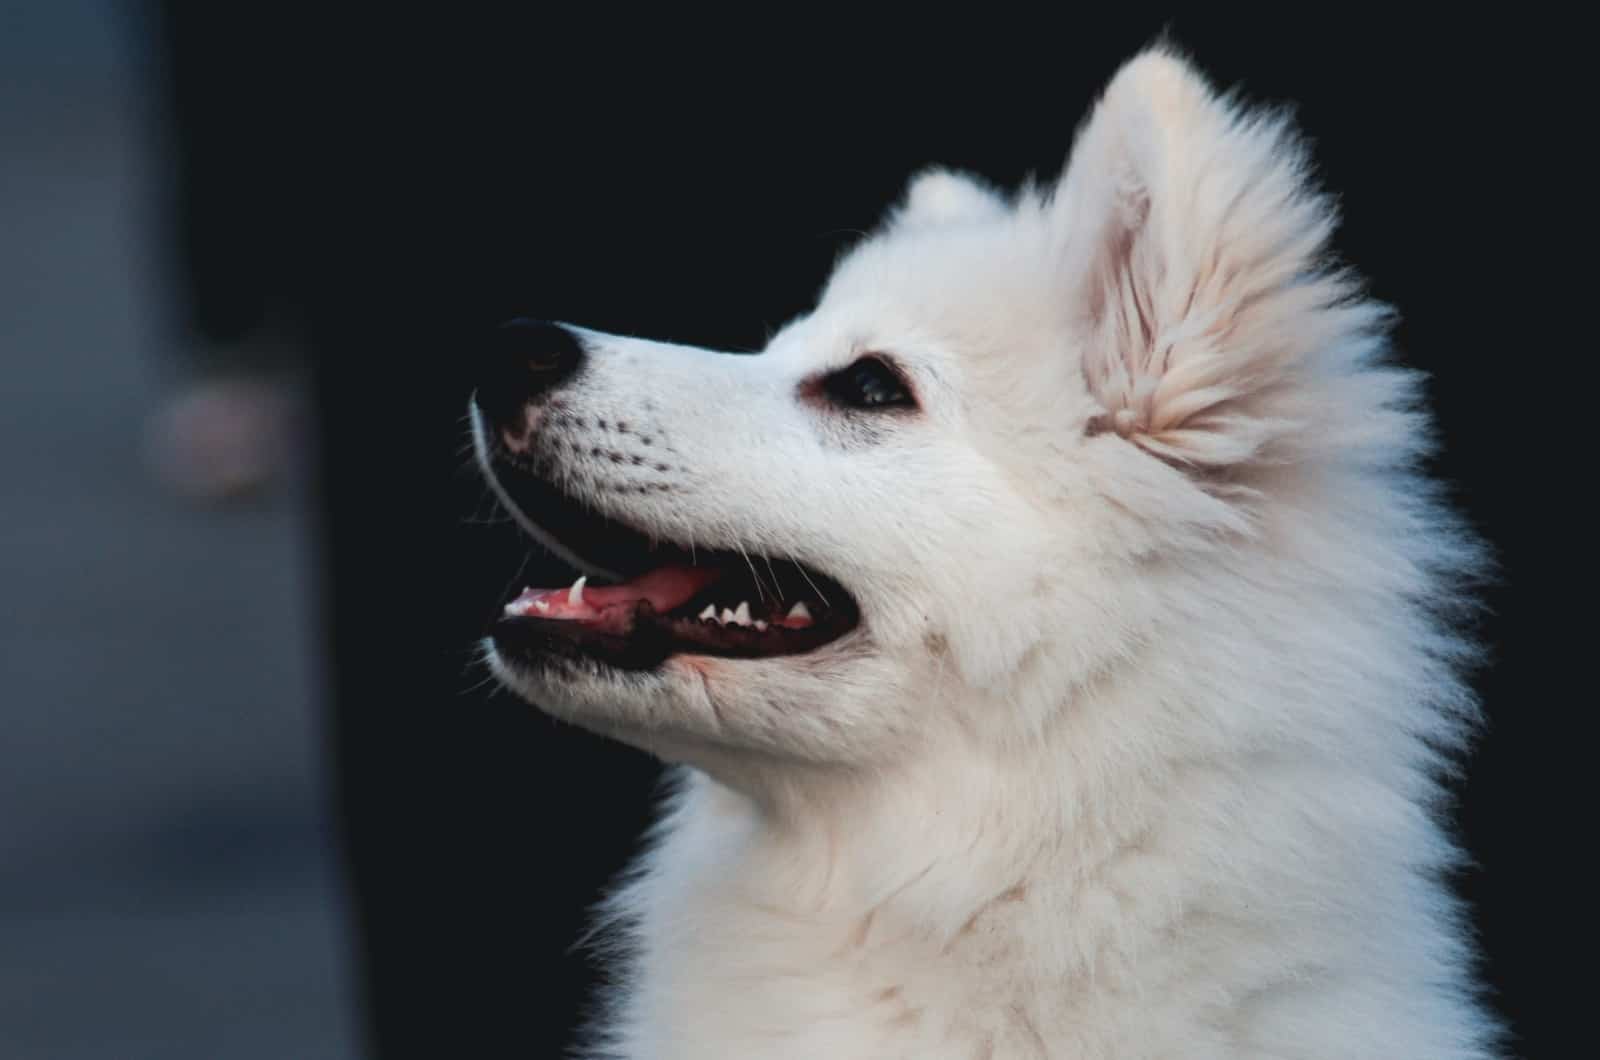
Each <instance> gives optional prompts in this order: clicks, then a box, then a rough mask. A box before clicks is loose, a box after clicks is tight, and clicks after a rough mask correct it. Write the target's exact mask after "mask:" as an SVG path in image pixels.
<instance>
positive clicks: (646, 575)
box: [471, 50, 1495, 1060]
mask: <svg viewBox="0 0 1600 1060" xmlns="http://www.w3.org/2000/svg"><path fill="white" fill-rule="evenodd" d="M1333 223H1334V218H1333V211H1332V208H1331V206H1330V204H1329V202H1328V200H1327V199H1326V198H1325V197H1323V196H1322V195H1320V194H1319V193H1318V192H1317V191H1316V190H1315V189H1314V188H1313V187H1312V186H1311V184H1310V183H1309V181H1308V176H1307V161H1306V154H1305V152H1304V150H1303V148H1302V147H1301V146H1300V145H1299V144H1298V142H1297V141H1296V140H1295V139H1294V137H1293V134H1292V133H1291V132H1290V131H1289V130H1288V129H1287V128H1286V127H1285V123H1284V121H1283V120H1282V119H1281V118H1280V117H1278V116H1275V115H1273V114H1270V113H1262V112H1259V111H1252V110H1249V109H1244V108H1242V107H1241V106H1240V105H1239V104H1238V103H1237V102H1236V101H1233V100H1229V99H1225V98H1219V97H1218V96H1216V95H1215V94H1214V93H1213V92H1212V91H1211V90H1210V89H1209V88H1208V87H1207V85H1206V84H1205V82H1204V81H1203V80H1202V79H1201V78H1200V77H1199V76H1198V75H1197V74H1196V73H1195V72H1194V71H1193V70H1192V69H1191V68H1190V67H1189V66H1188V65H1186V63H1185V62H1184V61H1183V60H1181V59H1180V58H1178V57H1175V56H1174V55H1173V54H1171V53H1170V52H1168V51H1165V50H1157V51H1152V52H1147V53H1145V54H1143V55H1141V56H1139V57H1138V58H1136V59H1134V60H1133V61H1132V62H1130V63H1129V64H1127V65H1126V66H1125V67H1124V68H1123V69H1122V70H1121V71H1120V72H1119V73H1118V74H1117V75H1116V77H1115V78H1114V80H1113V81H1112V82H1111V84H1110V86H1109V87H1108V88H1107V89H1106V91H1105V94H1104V96H1103V98H1102V99H1101V100H1100V101H1099V103H1098V104H1097V105H1096V106H1095V107H1094V109H1093V112H1092V114H1091V115H1090V117H1089V119H1088V120H1087V122H1086V123H1085V125H1084V126H1083V127H1082V129H1081V131H1080V133H1079V135H1078V137H1077V140H1076V145H1075V146H1074V148H1073V152H1072V155H1071V159H1070V161H1069V163H1068V165H1067V168H1066V172H1065V175H1064V176H1063V177H1062V178H1061V179H1060V181H1059V182H1058V183H1056V184H1055V185H1054V186H1053V187H1049V188H1048V189H1027V190H1024V191H1022V192H1020V193H1018V194H1016V195H1012V196H1007V195H1003V194H1001V193H999V192H997V191H996V190H994V189H993V188H990V187H987V186H985V185H984V184H983V183H982V182H980V181H977V180H974V179H970V178H968V177H966V176H962V175H957V174H955V173H951V172H947V171H931V172H927V173H924V174H922V175H921V176H919V177H917V178H916V179H914V180H913V181H912V183H911V185H910V189H909V191H908V193H907V194H906V196H905V199H904V201H903V202H902V203H901V204H900V205H899V206H898V207H897V208H896V209H895V210H893V211H892V213H891V214H890V216H889V217H888V219H887V220H886V221H885V222H884V224H883V225H882V227H881V230H879V231H878V232H877V233H876V234H874V235H872V236H871V237H870V238H868V239H866V240H865V242H864V243H862V244H861V245H860V246H859V247H857V248H856V249H855V250H854V251H853V252H852V253H850V254H849V255H848V256H847V257H846V258H844V259H843V260H842V262H841V263H840V264H839V266H838V268H837V270H836V272H835V273H834V275H833V276H832V278H831V279H830V280H829V282H828V284H827V287H826V289H825V291H824V292H823V294H822V296H821V299H820V301H819V304H818V305H817V308H816V310H815V311H814V312H812V313H810V314H809V315H807V316H805V317H803V318H801V319H799V320H796V321H794V322H793V323H791V324H789V325H788V326H787V327H785V328H784V329H783V330H782V331H781V332H780V333H778V334H777V335H776V336H775V337H774V338H773V339H772V341H771V344H770V346H769V348H768V349H767V350H766V351H765V352H764V353H763V354H762V355H761V356H757V357H737V356H723V355H717V354H715V353H712V352H710V351H706V350H700V349H691V348H685V347H681V346H672V345H666V344H662V343H658V342H648V341H643V340H640V339H634V338H620V337H616V336H612V335H605V334H600V333H596V332H593V331H588V330H584V329H582V328H578V327H570V326H566V325H557V324H545V323H535V322H531V321H514V322H512V323H511V324H510V325H507V326H506V327H505V328H503V329H501V331H500V332H499V333H498V345H499V349H498V351H497V352H496V355H495V358H496V359H495V360H494V362H493V363H492V365H491V367H490V368H489V369H488V370H487V375H486V376H485V378H483V379H482V380H481V381H480V385H479V387H478V389H477V393H476V396H475V398H474V404H473V408H472V416H471V418H472V422H473V428H474V435H475V440H476V444H477V451H478V454H479V457H480V459H481V462H482V465H483V467H484V469H485V471H486V472H487V475H488V478H489V481H490V482H491V483H492V485H493V487H494V489H495V491H496V492H497V493H498V494H499V496H500V497H501V499H502V500H503V501H504V502H505V504H506V505H507V506H508V507H509V508H510V509H511V511H512V512H513V513H514V514H515V515H516V517H517V519H518V520H519V521H520V522H521V523H522V524H523V525H524V527H525V528H526V530H527V531H528V532H529V533H530V534H531V535H533V536H534V537H535V538H537V539H538V540H539V541H540V542H542V543H543V544H544V545H545V546H547V547H548V548H550V549H551V550H553V551H555V552H556V553H559V554H560V555H561V556H562V557H565V558H566V559H567V560H568V561H570V562H571V563H572V565H573V566H574V567H575V568H576V571H577V572H579V573H581V574H582V576H581V577H578V578H577V580H576V581H575V582H574V583H573V584H572V585H570V586H563V587H560V588H550V589H528V590H526V591H524V592H522V593H521V595H519V596H518V597H517V598H516V599H515V600H513V601H512V602H511V603H509V604H508V605H506V608H505V618H504V619H503V620H502V621H500V622H499V623H498V624H497V625H496V627H495V629H494V632H493V635H492V637H490V639H489V641H488V644H487V657H488V665H489V666H490V667H491V668H492V670H493V673H494V674H495V675H496V677H497V678H498V679H499V680H500V681H501V682H502V683H503V684H504V685H505V686H507V687H508V688H510V689H512V690H514V691H515V692H517V693H518V694H520V695H522V696H524V697H526V698H527V699H528V700H529V701H531V702H532V703H535V704H537V705H538V706H539V707H541V708H542V709H544V710H545V711H548V712H549V713H551V714H553V715H555V716H557V717H560V718H563V719H566V720H568V721H570V722H573V723H575V724H578V725H581V726H584V727H586V728H589V729H592V730H594V731H596V732H599V733H603V734H605V735H607V736H609V737H613V738H615V739H617V740H621V741H625V742H627V743H629V744H633V745H635V746H637V747H641V748H646V749H648V750H649V751H651V752H653V753H655V754H657V755H659V756H660V757H661V758H663V759H665V760H667V761H668V762H672V763H676V764H678V765H679V766H680V767H681V768H680V774H681V776H680V777H679V781H678V784H677V787H676V791H675V793H674V795H673V797H672V799H671V801H670V805H669V807H668V809H667V810H666V811H665V813H664V815H663V819H662V822H661V825H660V830H659V834H658V836H657V837H656V839H655V842H654V844H653V846H652V849H651V851H650V853H649V854H648V855H646V856H645V857H644V858H643V859H642V861H641V863H640V865H639V866H638V868H637V870H636V872H635V873H634V874H633V875H632V876H631V877H630V878H629V879H628V881H627V882H626V884H625V886H623V887H622V888H621V889H620V892H619V893H618V894H616V895H615V896H614V898H613V899H612V900H611V901H610V902H609V904H608V907H607V908H608V910H609V917H608V922H609V928H610V930H612V931H613V932H614V933H615V934H617V935H618V936H619V937H621V938H622V939H624V940H625V941H626V943H627V945H626V946H625V947H623V950H622V954H621V956H620V958H619V960H620V962H621V963H622V965H623V966H624V971H625V974H624V975H623V976H622V982H621V984H620V986H619V987H618V988H617V990H616V991H615V996H614V998H613V999H612V1003H611V1004H610V1005H609V1006H608V1007H607V1009H606V1014H605V1018H604V1020H603V1024H602V1026H601V1027H600V1028H599V1031H598V1033H597V1034H596V1036H595V1040H594V1041H593V1042H592V1043H591V1048H592V1049H593V1050H594V1052H595V1054H596V1055H604V1056H617V1057H626V1058H647V1057H648V1058H653V1060H665V1058H678V1057H684V1058H694V1060H705V1058H757V1057H760V1058H769V1057H785V1058H796V1060H822V1058H840V1060H843V1058H879V1060H886V1058H900V1057H904V1058H913V1057H914V1058H921V1060H935V1058H946V1057H949V1058H961V1060H982V1058H986V1057H993V1058H1002V1057H1063V1058H1065V1057H1072V1058H1088V1057H1107V1058H1109V1057H1115V1058H1119V1060H1126V1058H1130V1057H1187V1058H1191V1060H1200V1058H1209V1057H1216V1058H1221V1057H1229V1058H1237V1057H1299V1058H1307V1060H1309V1058H1323V1057H1350V1058H1353V1057H1361V1058H1371V1057H1405V1058H1407V1060H1424V1058H1433V1057H1453V1058H1461V1057H1488V1056H1491V1055H1494V1054H1495V1046H1494V1044H1493V1043H1494V1033H1493V1027H1492V1022H1491V1020H1490V1019H1489V1018H1488V1017H1487V1016H1486V1015H1485V1014H1484V1012H1483V1010H1482V1009H1481V1008H1480V1007H1479V1005H1478V1003H1477V1002H1476V1000H1475V995H1474V989H1473V985H1472V974H1471V967H1470V965H1471V953H1470V946H1469V943H1468V941H1467V939H1466V933H1465V930H1464V928H1463V925H1462V924H1461V923H1460V921H1459V920H1458V916H1457V910H1456V908H1455V907H1454V905H1453V902H1452V899H1451V897H1450V895H1449V893H1448V891H1447V889H1446V888H1445V886H1444V885H1443V884H1442V883H1441V882H1440V878H1439V877H1440V875H1441V873H1442V872H1443V871H1444V870H1446V869H1447V868H1448V867H1449V866H1450V865H1451V864H1452V862H1453V859H1454V858H1455V856H1456V855H1455V851H1454V848H1453V847H1452V844H1451V842H1450V841H1449V838H1448V836H1447V832H1446V829H1445V828H1444V827H1443V826H1442V824H1441V821H1440V819H1439V810H1440V806H1441V789H1440V776H1441V773H1442V772H1443V771H1444V770H1445V769H1447V768H1448V767H1449V766H1450V765H1451V763H1452V761H1453V759H1454V758H1455V757H1456V756H1457V755H1458V753H1459V751H1460V749H1461V747H1462V744H1463V740H1464V736H1465V735H1466V734H1467V733H1468V731H1469V730H1470V728H1471V726H1472V724H1473V721H1474V708H1473V705H1472V701H1471V697H1470V696H1469V695H1468V693H1467V692H1466V690H1465V688H1464V686H1463V684H1462V683H1461V681H1460V679H1459V676H1458V674H1457V672H1456V671H1457V669H1458V668H1459V666H1460V665H1461V664H1462V662H1463V661H1464V660H1465V659H1467V658H1468V657H1469V656H1470V654H1471V653H1470V650H1469V647H1468V646H1467V645H1466V643H1465V642H1464V641H1463V640H1462V639H1461V638H1460V637H1459V636H1457V635H1456V634H1455V633H1453V632H1452V630H1451V628H1450V626H1449V620H1450V614H1451V613H1452V612H1453V611H1454V610H1455V609H1456V608H1457V606H1458V605H1459V604H1461V602H1462V601H1463V599H1464V594H1463V590H1462V588H1461V587H1462V585H1463V584H1464V583H1463V581H1462V578H1461V576H1462V575H1463V574H1464V573H1467V574H1470V573H1471V572H1472V571H1474V570H1475V569H1476V568H1477V567H1478V566H1479V564H1480V560H1479V557H1478V554H1477V550H1476V548H1475V546H1474V544H1473V542H1472V541H1471V539H1470V538H1469V537H1467V536H1465V535H1463V534H1462V533H1461V532H1460V531H1459V529H1458V527H1457V525H1456V524H1455V523H1454V522H1453V520H1452V519H1451V518H1450V516H1449V514H1448V513H1447V512H1446V511H1444V510H1443V509H1442V508H1441V507H1440V506H1439V504H1438V503H1437V502H1436V500H1435V495H1434V491H1433V490H1432V489H1430V487H1429V484H1428V483H1427V482H1426V481H1425V480H1424V479H1423V478H1421V477H1420V476H1419V473H1418V471H1417V463H1418V460H1419V457H1420V456H1421V455H1422V454H1423V453H1424V452H1425V450H1426V447H1427V434H1428V432H1427V428H1426V422H1425V419H1424V417H1423V414H1422V413H1421V412H1420V411H1419V409H1418V380H1417V378H1416V377H1415V376H1414V375H1413V374H1411V373H1409V372H1406V371H1404V370H1401V369H1399V368H1396V367H1394V366H1393V365H1391V364H1389V363H1387V362H1386V359H1385V358H1386V347H1385V337H1384V334H1385V325H1386V312H1385V310H1384V309H1383V308H1382V307H1381V306H1378V305H1375V304H1374V303H1372V302H1371V301H1369V300H1367V299H1366V298H1364V297H1363V296H1362V293H1361V288H1360V286H1359V284H1358V283H1357V281H1356V280H1355V279H1353V278H1352V277H1351V276H1350V275H1349V274H1348V273H1346V272H1344V271H1341V270H1339V269H1337V268H1334V267H1332V266H1331V265H1330V264H1328V262H1327V260H1326V256H1325V251H1326V245H1327V240H1328V236H1329V231H1330V229H1331V228H1332V226H1333Z"/></svg>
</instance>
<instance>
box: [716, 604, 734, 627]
mask: <svg viewBox="0 0 1600 1060" xmlns="http://www.w3.org/2000/svg"><path fill="white" fill-rule="evenodd" d="M717 621H718V622H721V623H722V624H723V625H724V626H726V625H727V624H728V623H729V622H732V621H733V612H732V611H730V610H728V609H727V608H726V607H724V608H723V609H722V617H721V618H719V619H717Z"/></svg>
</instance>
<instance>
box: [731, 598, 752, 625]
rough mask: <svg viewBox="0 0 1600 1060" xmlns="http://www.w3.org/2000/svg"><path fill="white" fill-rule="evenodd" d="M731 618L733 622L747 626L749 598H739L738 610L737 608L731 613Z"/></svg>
mask: <svg viewBox="0 0 1600 1060" xmlns="http://www.w3.org/2000/svg"><path fill="white" fill-rule="evenodd" d="M733 620H734V621H735V622H737V623H739V625H741V626H748V625H749V624H750V601H749V600H740V601H739V610H737V611H735V612H734V613H733Z"/></svg>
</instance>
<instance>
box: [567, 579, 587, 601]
mask: <svg viewBox="0 0 1600 1060" xmlns="http://www.w3.org/2000/svg"><path fill="white" fill-rule="evenodd" d="M588 580H589V576H588V575H587V574H583V575H580V576H579V577H578V580H577V581H575V582H573V583H572V588H570V589H568V590H567V603H569V604H571V605H572V606H573V607H582V606H583V587H584V585H585V583H587V582H588Z"/></svg>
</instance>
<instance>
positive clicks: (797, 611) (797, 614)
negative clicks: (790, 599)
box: [787, 600, 811, 622]
mask: <svg viewBox="0 0 1600 1060" xmlns="http://www.w3.org/2000/svg"><path fill="white" fill-rule="evenodd" d="M787 617H789V618H791V619H794V618H803V619H805V620H806V621H807V622H810V621H811V608H809V607H807V606H806V602H805V601H804V600H801V601H800V602H799V603H798V604H795V605H794V606H793V607H791V608H789V614H788V616H787Z"/></svg>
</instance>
